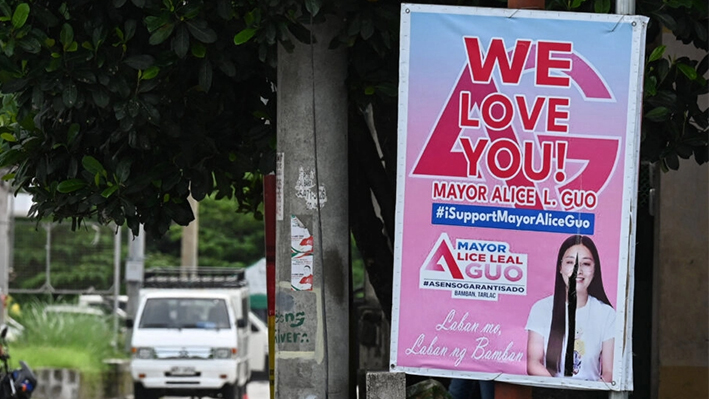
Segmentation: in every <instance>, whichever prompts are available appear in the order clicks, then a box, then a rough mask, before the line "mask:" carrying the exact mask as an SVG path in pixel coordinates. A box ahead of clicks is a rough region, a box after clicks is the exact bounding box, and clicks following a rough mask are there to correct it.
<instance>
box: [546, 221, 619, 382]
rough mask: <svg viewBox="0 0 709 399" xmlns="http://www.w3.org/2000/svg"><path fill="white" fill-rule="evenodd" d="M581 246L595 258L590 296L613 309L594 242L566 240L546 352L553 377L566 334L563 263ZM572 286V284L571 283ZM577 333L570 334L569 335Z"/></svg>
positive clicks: (561, 249) (559, 259) (558, 265)
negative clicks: (604, 286) (566, 254)
mask: <svg viewBox="0 0 709 399" xmlns="http://www.w3.org/2000/svg"><path fill="white" fill-rule="evenodd" d="M577 244H581V245H583V246H584V247H586V248H588V250H589V251H591V256H593V262H594V264H595V266H594V273H593V279H592V280H591V283H590V284H589V285H588V295H589V296H593V297H594V298H596V299H598V300H599V301H601V302H603V303H605V304H606V305H608V306H610V307H613V305H611V303H610V301H609V300H608V296H606V291H605V290H604V289H603V278H602V276H601V259H600V258H599V257H598V249H596V244H594V243H593V240H591V238H589V237H587V236H582V235H573V236H570V237H569V238H567V239H566V240H564V242H563V243H562V244H561V247H559V255H558V256H557V258H556V279H555V280H554V307H553V308H552V316H551V329H550V332H549V343H548V344H547V350H546V368H547V370H549V373H551V375H552V376H555V375H557V374H558V373H559V371H560V370H559V366H560V363H561V347H562V346H563V341H564V333H565V330H566V326H565V323H566V299H567V298H566V284H565V283H564V278H563V277H562V276H561V273H560V271H561V262H562V258H563V257H564V254H565V253H566V251H567V250H568V249H569V248H571V247H573V246H574V245H577ZM569 284H571V282H569ZM571 333H575V332H571V331H570V332H569V334H571Z"/></svg>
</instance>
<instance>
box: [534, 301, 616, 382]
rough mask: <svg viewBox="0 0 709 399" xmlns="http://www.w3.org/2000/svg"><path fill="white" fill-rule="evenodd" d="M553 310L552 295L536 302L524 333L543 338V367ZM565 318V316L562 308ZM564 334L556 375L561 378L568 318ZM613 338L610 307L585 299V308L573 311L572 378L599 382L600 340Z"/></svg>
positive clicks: (612, 313) (613, 324)
mask: <svg viewBox="0 0 709 399" xmlns="http://www.w3.org/2000/svg"><path fill="white" fill-rule="evenodd" d="M553 307H554V296H549V297H546V298H544V299H541V300H539V301H538V302H537V303H535V304H534V306H532V310H530V311H529V319H528V320H527V326H526V327H525V328H526V329H527V330H530V331H534V332H536V333H538V334H540V335H541V336H542V337H544V363H545V366H546V351H547V346H548V344H549V331H550V330H551V316H552V309H553ZM564 315H567V312H566V309H564ZM565 319H566V324H565V326H566V327H565V332H564V338H563V341H562V342H563V344H562V348H561V365H560V367H559V370H560V372H559V374H557V375H556V377H562V376H563V375H564V358H565V353H566V336H567V333H568V325H569V323H568V316H567V317H565ZM614 337H615V311H614V310H613V308H612V307H610V306H608V305H606V304H605V303H603V302H601V301H599V300H598V299H596V298H595V297H593V296H590V295H589V296H588V301H587V302H586V305H584V306H583V307H581V308H578V309H576V340H575V343H574V375H573V376H572V378H579V379H582V380H589V381H598V380H600V379H601V348H602V344H603V341H607V340H609V339H611V338H614Z"/></svg>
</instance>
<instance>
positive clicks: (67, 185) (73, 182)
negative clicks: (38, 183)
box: [57, 179, 86, 194]
mask: <svg viewBox="0 0 709 399" xmlns="http://www.w3.org/2000/svg"><path fill="white" fill-rule="evenodd" d="M84 187H86V182H85V181H83V180H81V179H69V180H64V181H63V182H61V183H59V184H58V185H57V191H58V192H60V193H62V194H68V193H73V192H75V191H77V190H81V189H82V188H84Z"/></svg>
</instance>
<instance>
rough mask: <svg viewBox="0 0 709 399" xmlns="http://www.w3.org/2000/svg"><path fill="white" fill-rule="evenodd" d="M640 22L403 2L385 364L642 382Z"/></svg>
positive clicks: (458, 373) (583, 383)
mask: <svg viewBox="0 0 709 399" xmlns="http://www.w3.org/2000/svg"><path fill="white" fill-rule="evenodd" d="M647 21H648V20H647V18H645V17H640V16H627V15H609V14H583V13H569V12H549V11H530V10H512V9H488V8H474V7H453V6H431V5H420V4H417V5H415V4H403V5H402V13H401V48H400V81H399V134H398V140H399V143H398V158H399V159H398V169H397V173H398V176H397V209H396V236H395V268H394V290H393V297H394V298H393V309H392V334H391V369H392V370H396V371H404V372H407V373H413V374H420V375H432V376H444V377H453V378H455V377H460V378H473V379H482V380H493V379H494V380H497V381H506V382H514V383H521V384H527V385H537V386H549V387H557V386H559V387H561V386H563V387H571V388H588V389H599V390H616V391H621V390H631V389H632V362H631V346H630V345H631V340H630V336H631V333H630V332H631V327H632V326H631V323H630V321H631V320H632V317H631V313H630V312H631V311H632V306H631V305H632V304H631V303H630V300H631V297H632V289H633V287H632V272H633V261H634V252H633V242H634V234H635V220H634V212H635V203H636V192H637V173H638V160H639V143H640V125H639V123H640V104H641V87H642V70H643V60H644V45H645V30H646V26H647ZM569 331H571V332H572V334H573V335H572V336H570V335H571V334H569Z"/></svg>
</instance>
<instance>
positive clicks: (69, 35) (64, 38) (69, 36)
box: [59, 23, 74, 51]
mask: <svg viewBox="0 0 709 399" xmlns="http://www.w3.org/2000/svg"><path fill="white" fill-rule="evenodd" d="M59 42H60V43H61V44H62V46H63V47H64V51H67V50H68V49H69V48H70V47H71V45H72V43H74V28H72V26H71V25H69V24H68V23H65V24H64V25H62V30H61V32H59Z"/></svg>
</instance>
